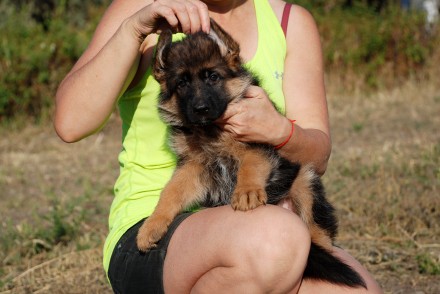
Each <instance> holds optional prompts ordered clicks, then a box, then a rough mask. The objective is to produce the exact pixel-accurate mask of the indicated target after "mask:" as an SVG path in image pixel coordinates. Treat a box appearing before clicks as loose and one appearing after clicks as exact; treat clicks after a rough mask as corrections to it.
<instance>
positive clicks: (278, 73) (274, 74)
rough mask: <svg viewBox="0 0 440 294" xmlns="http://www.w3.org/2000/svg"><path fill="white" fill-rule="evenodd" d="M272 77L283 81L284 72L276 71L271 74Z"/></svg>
mask: <svg viewBox="0 0 440 294" xmlns="http://www.w3.org/2000/svg"><path fill="white" fill-rule="evenodd" d="M273 76H274V78H275V79H277V80H282V79H283V76H284V72H279V71H277V70H276V71H275V72H274V73H273Z"/></svg>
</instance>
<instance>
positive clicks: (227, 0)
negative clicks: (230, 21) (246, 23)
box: [203, 0, 250, 17]
mask: <svg viewBox="0 0 440 294" xmlns="http://www.w3.org/2000/svg"><path fill="white" fill-rule="evenodd" d="M249 1H250V0H204V1H203V2H205V4H206V5H208V9H209V11H210V12H211V14H212V15H219V16H220V15H221V16H222V17H228V16H231V15H233V14H234V13H235V11H236V10H237V8H240V7H241V6H242V5H243V4H245V3H246V2H249Z"/></svg>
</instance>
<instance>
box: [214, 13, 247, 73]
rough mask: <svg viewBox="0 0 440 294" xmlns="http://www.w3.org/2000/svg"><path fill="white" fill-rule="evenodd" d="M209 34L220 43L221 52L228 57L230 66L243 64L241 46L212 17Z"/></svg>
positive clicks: (234, 66)
mask: <svg viewBox="0 0 440 294" xmlns="http://www.w3.org/2000/svg"><path fill="white" fill-rule="evenodd" d="M209 36H210V37H211V38H212V39H213V40H214V41H215V42H216V43H217V44H218V46H219V48H220V53H221V54H222V56H223V57H225V58H226V60H227V61H228V63H229V66H231V67H233V68H236V67H239V66H240V65H241V59H240V46H239V45H238V43H237V42H235V40H234V39H232V37H231V36H230V35H229V34H228V33H227V32H225V31H224V30H223V29H222V28H221V27H220V26H219V25H218V24H217V23H216V22H215V21H214V20H213V19H212V18H211V30H210V32H209Z"/></svg>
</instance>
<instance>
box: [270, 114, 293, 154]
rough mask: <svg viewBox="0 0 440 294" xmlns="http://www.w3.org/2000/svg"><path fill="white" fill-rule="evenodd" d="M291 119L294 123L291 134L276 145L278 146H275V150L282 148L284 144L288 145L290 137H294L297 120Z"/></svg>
mask: <svg viewBox="0 0 440 294" xmlns="http://www.w3.org/2000/svg"><path fill="white" fill-rule="evenodd" d="M289 121H290V122H291V123H292V128H291V129H290V134H289V136H288V137H287V139H286V140H285V141H284V142H283V143H281V144H278V145H276V146H275V147H274V148H275V150H278V149H280V148H281V147H283V146H284V145H286V144H287V142H289V141H290V138H292V135H293V131H294V130H295V122H296V120H294V119H289Z"/></svg>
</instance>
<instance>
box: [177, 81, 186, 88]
mask: <svg viewBox="0 0 440 294" xmlns="http://www.w3.org/2000/svg"><path fill="white" fill-rule="evenodd" d="M187 84H188V83H187V81H186V80H185V79H180V80H178V81H177V88H179V89H183V88H185V87H186V85H187Z"/></svg>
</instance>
